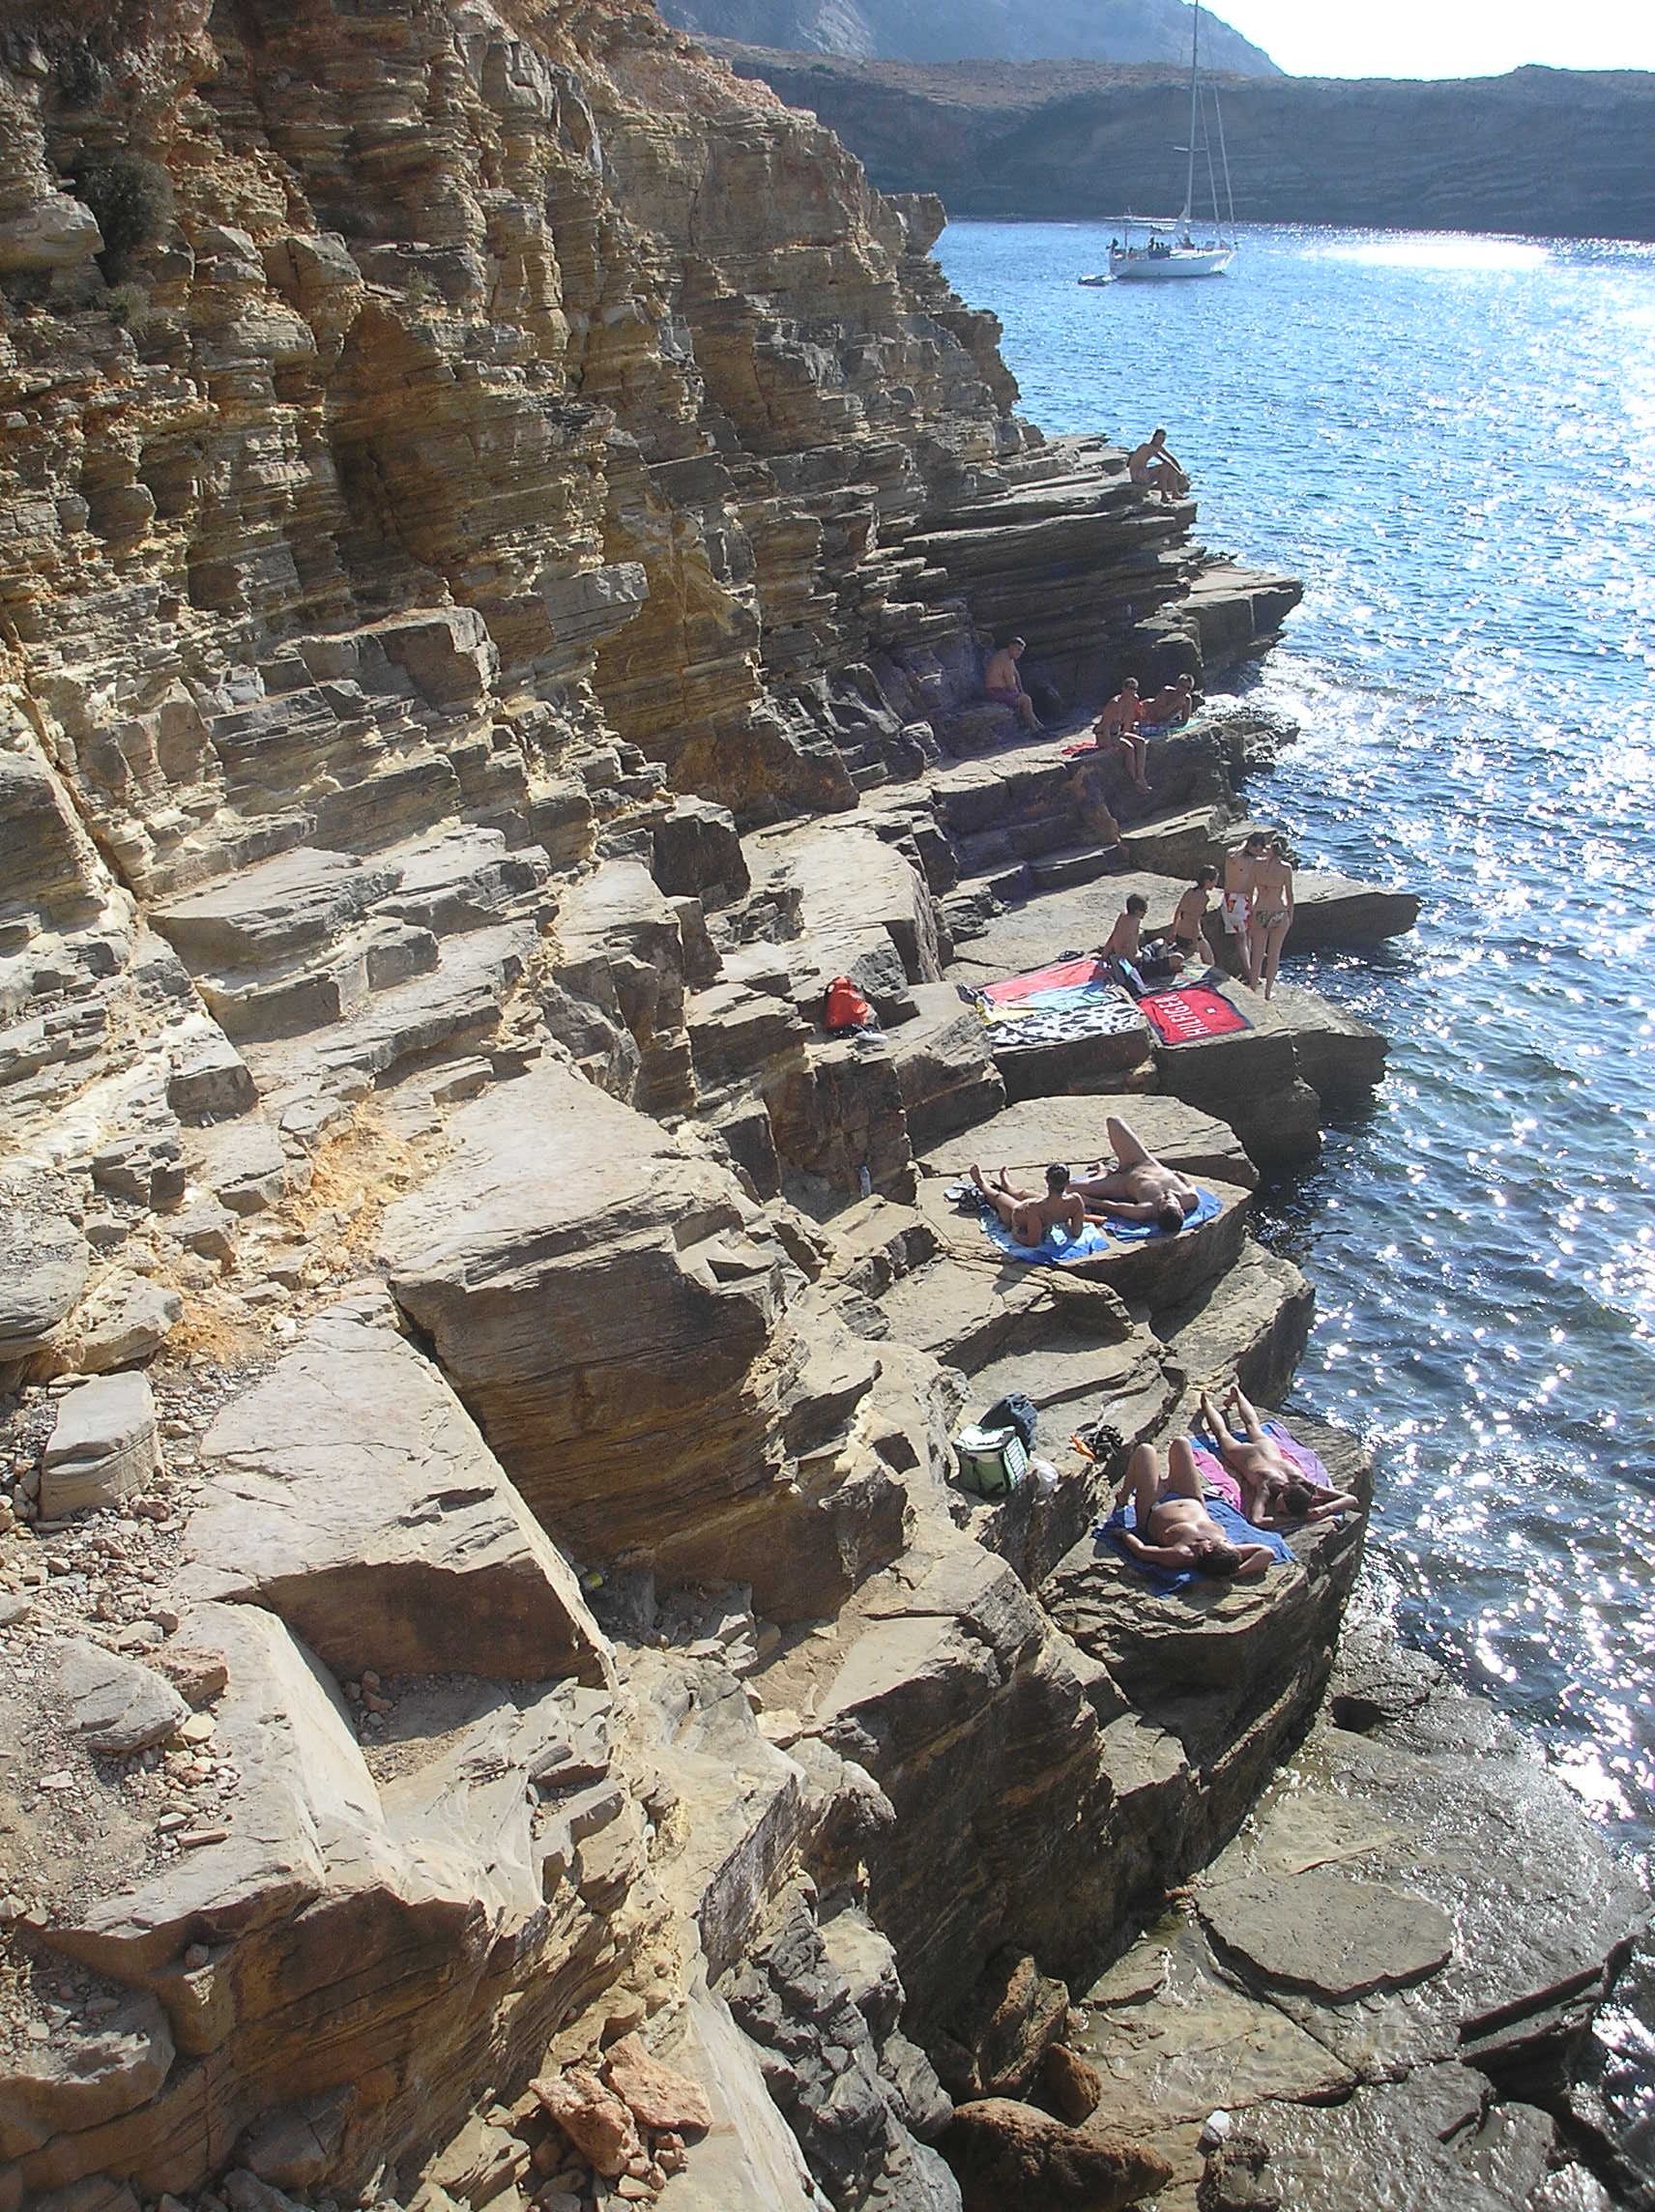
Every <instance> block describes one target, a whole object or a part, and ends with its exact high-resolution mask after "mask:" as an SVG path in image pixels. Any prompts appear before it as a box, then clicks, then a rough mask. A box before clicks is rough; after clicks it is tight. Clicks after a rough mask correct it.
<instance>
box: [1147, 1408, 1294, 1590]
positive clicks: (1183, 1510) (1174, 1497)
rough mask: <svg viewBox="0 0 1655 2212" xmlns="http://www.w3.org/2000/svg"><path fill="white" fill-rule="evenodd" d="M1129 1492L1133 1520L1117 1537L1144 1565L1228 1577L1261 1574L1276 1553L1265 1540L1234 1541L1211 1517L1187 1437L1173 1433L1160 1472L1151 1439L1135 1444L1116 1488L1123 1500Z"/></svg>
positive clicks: (1165, 1569) (1167, 1570)
mask: <svg viewBox="0 0 1655 2212" xmlns="http://www.w3.org/2000/svg"><path fill="white" fill-rule="evenodd" d="M1128 1495H1130V1496H1131V1499H1132V1519H1133V1523H1134V1526H1133V1527H1132V1528H1123V1529H1122V1530H1121V1531H1120V1541H1121V1542H1122V1543H1123V1544H1124V1545H1125V1547H1126V1549H1127V1551H1128V1552H1129V1553H1130V1554H1131V1555H1132V1557H1133V1558H1135V1559H1142V1560H1143V1562H1144V1564H1145V1565H1146V1566H1147V1567H1159V1568H1160V1569H1161V1570H1162V1571H1163V1572H1164V1573H1167V1574H1175V1575H1176V1574H1179V1573H1181V1572H1182V1571H1183V1570H1184V1569H1186V1568H1189V1567H1193V1568H1194V1569H1195V1571H1196V1573H1197V1574H1198V1575H1211V1576H1213V1577H1214V1578H1216V1579H1218V1580H1221V1581H1228V1580H1229V1579H1230V1578H1231V1577H1232V1576H1234V1575H1242V1576H1246V1577H1248V1578H1249V1579H1250V1578H1252V1577H1253V1576H1255V1575H1262V1574H1263V1572H1264V1570H1265V1569H1266V1568H1267V1567H1268V1566H1269V1564H1270V1562H1271V1560H1272V1559H1273V1558H1274V1557H1275V1554H1274V1553H1273V1552H1272V1551H1271V1550H1270V1547H1269V1546H1268V1545H1267V1544H1233V1543H1232V1542H1231V1541H1230V1538H1229V1537H1228V1536H1227V1535H1226V1534H1225V1533H1224V1530H1223V1529H1222V1528H1220V1527H1219V1525H1218V1523H1217V1522H1216V1521H1215V1520H1214V1519H1213V1518H1212V1515H1211V1514H1210V1513H1209V1512H1208V1511H1207V1509H1206V1499H1205V1495H1204V1494H1203V1491H1202V1487H1201V1470H1200V1469H1199V1468H1198V1467H1197V1466H1196V1464H1195V1448H1194V1446H1193V1445H1192V1444H1191V1442H1190V1441H1189V1439H1188V1437H1175V1438H1174V1439H1173V1441H1172V1442H1171V1443H1170V1444H1169V1445H1168V1446H1167V1471H1166V1473H1165V1474H1164V1475H1163V1474H1162V1472H1161V1461H1160V1455H1159V1454H1158V1453H1157V1452H1156V1450H1155V1447H1154V1445H1153V1444H1140V1445H1139V1446H1138V1448H1137V1450H1136V1451H1135V1452H1134V1453H1133V1454H1132V1457H1131V1459H1130V1460H1129V1461H1128V1462H1127V1466H1126V1479H1125V1481H1124V1482H1123V1483H1122V1485H1121V1488H1120V1498H1121V1499H1122V1501H1124V1499H1126V1497H1127V1496H1128Z"/></svg>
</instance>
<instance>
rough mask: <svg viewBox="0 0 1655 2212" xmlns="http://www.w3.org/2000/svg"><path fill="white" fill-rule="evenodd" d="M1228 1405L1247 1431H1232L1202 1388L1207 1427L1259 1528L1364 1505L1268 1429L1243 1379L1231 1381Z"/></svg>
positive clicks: (1325, 1516)
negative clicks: (1310, 1470) (1313, 1471)
mask: <svg viewBox="0 0 1655 2212" xmlns="http://www.w3.org/2000/svg"><path fill="white" fill-rule="evenodd" d="M1224 1408H1225V1412H1231V1413H1234V1414H1235V1415H1236V1417H1237V1418H1238V1419H1239V1421H1240V1423H1241V1426H1242V1428H1243V1429H1244V1430H1245V1432H1246V1433H1245V1435H1244V1436H1236V1435H1234V1433H1233V1432H1232V1431H1231V1429H1230V1428H1229V1427H1228V1426H1227V1425H1226V1422H1225V1418H1224V1413H1221V1412H1219V1411H1218V1409H1217V1408H1216V1407H1215V1406H1214V1405H1213V1403H1212V1400H1211V1399H1210V1398H1209V1397H1208V1395H1207V1393H1206V1392H1205V1390H1204V1391H1203V1392H1202V1394H1201V1417H1202V1420H1203V1421H1204V1422H1205V1427H1206V1433H1207V1435H1208V1436H1210V1437H1211V1438H1212V1439H1213V1440H1214V1441H1215V1442H1216V1443H1217V1445H1218V1456H1219V1458H1220V1459H1222V1460H1223V1462H1224V1464H1225V1466H1226V1467H1227V1468H1228V1469H1229V1470H1230V1471H1231V1473H1232V1474H1233V1475H1234V1477H1235V1479H1236V1481H1237V1482H1238V1483H1239V1484H1240V1485H1241V1500H1242V1506H1243V1509H1244V1510H1245V1512H1246V1515H1247V1518H1248V1520H1249V1521H1250V1522H1251V1523H1252V1524H1253V1526H1254V1528H1284V1527H1286V1526H1287V1525H1288V1524H1290V1523H1292V1522H1294V1521H1330V1520H1332V1518H1333V1517H1334V1515H1335V1514H1336V1513H1355V1512H1358V1511H1360V1509H1361V1503H1362V1501H1361V1499H1359V1498H1358V1497H1357V1496H1356V1494H1355V1492H1354V1491H1350V1490H1335V1489H1333V1488H1332V1487H1331V1486H1330V1485H1329V1484H1326V1483H1321V1482H1312V1481H1311V1479H1310V1477H1309V1476H1308V1475H1307V1474H1306V1473H1305V1471H1304V1470H1303V1468H1301V1467H1300V1466H1298V1465H1297V1463H1296V1462H1295V1461H1293V1460H1291V1459H1290V1458H1289V1457H1288V1455H1287V1453H1286V1452H1285V1451H1283V1449H1282V1447H1281V1445H1280V1444H1279V1443H1278V1442H1277V1441H1276V1439H1275V1438H1274V1437H1272V1436H1268V1435H1266V1433H1265V1430H1264V1425H1263V1422H1262V1421H1261V1420H1260V1418H1259V1416H1258V1413H1257V1412H1255V1410H1254V1408H1253V1407H1252V1406H1251V1405H1250V1404H1249V1402H1248V1400H1247V1398H1246V1395H1245V1394H1244V1392H1243V1391H1242V1388H1241V1385H1240V1383H1234V1384H1232V1386H1231V1389H1230V1393H1229V1395H1228V1396H1227V1397H1226V1399H1225V1401H1224Z"/></svg>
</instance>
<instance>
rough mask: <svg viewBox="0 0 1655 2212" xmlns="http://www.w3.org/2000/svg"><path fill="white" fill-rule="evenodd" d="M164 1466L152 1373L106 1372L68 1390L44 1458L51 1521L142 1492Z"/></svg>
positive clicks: (45, 1506)
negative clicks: (106, 1373)
mask: <svg viewBox="0 0 1655 2212" xmlns="http://www.w3.org/2000/svg"><path fill="white" fill-rule="evenodd" d="M159 1466H160V1441H159V1439H158V1435H157V1430H156V1408H155V1397H154V1394H153V1393H152V1391H151V1389H150V1385H149V1380H148V1378H147V1377H146V1376H143V1375H135V1374H128V1375H102V1376H99V1377H97V1378H96V1379H95V1380H94V1381H92V1382H89V1383H80V1384H78V1385H77V1386H76V1387H75V1388H74V1389H73V1390H67V1391H65V1393H64V1395H63V1397H62V1399H61V1400H60V1401H59V1404H58V1412H57V1421H56V1424H55V1426H54V1427H53V1429H52V1433H51V1437H50V1439H49V1440H48V1441H47V1444H46V1448H45V1453H44V1457H43V1459H42V1461H41V1510H42V1512H43V1513H44V1514H45V1516H46V1518H47V1519H48V1520H55V1519H57V1518H59V1517H60V1516H61V1515H63V1514H65V1513H79V1512H82V1511H84V1510H85V1509H86V1508H87V1507H88V1506H94V1505H107V1504H109V1503H110V1502H111V1501H112V1500H113V1499H117V1498H126V1497H128V1496H130V1495H131V1493H132V1492H133V1491H135V1490H141V1489H142V1488H143V1487H144V1485H145V1483H146V1482H148V1480H149V1479H150V1477H151V1475H153V1474H154V1473H155V1471H156V1469H157V1468H158V1467H159Z"/></svg>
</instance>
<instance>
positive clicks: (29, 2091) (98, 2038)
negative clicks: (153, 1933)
mask: <svg viewBox="0 0 1655 2212" xmlns="http://www.w3.org/2000/svg"><path fill="white" fill-rule="evenodd" d="M173 2056H174V2048H173V2040H172V2033H171V2030H170V2029H169V2027H168V2025H167V2019H166V2014H165V2013H164V2012H163V2011H162V2010H161V2008H160V2004H159V2002H158V2001H157V2000H156V1998H155V1997H153V1996H151V1995H150V1994H148V1993H147V1992H139V1991H133V1992H129V1993H127V1994H124V1995H123V1996H122V1997H121V1999H120V2001H119V2003H118V2005H117V2006H116V2009H115V2010H114V2011H113V2012H112V2013H111V2014H110V2015H109V2016H108V2017H107V2018H106V2019H105V2020H103V2021H102V2022H101V2023H99V2024H98V2025H97V2026H96V2027H91V2026H81V2025H80V2024H79V2023H76V2024H75V2025H73V2026H72V2027H66V2028H64V2029H63V2030H61V2031H60V2032H59V2033H58V2034H56V2035H54V2036H53V2038H52V2040H51V2042H50V2043H48V2044H44V2045H41V2044H32V2045H31V2044H25V2045H23V2046H22V2049H21V2052H20V2054H19V2055H18V2056H17V2057H15V2058H13V2059H10V2060H9V2061H8V2063H7V2068H6V2081H5V2083H4V2085H3V2086H0V2158H8V2159H15V2158H21V2157H22V2156H23V2155H24V2153H25V2152H27V2151H32V2150H38V2149H39V2148H40V2146H41V2145H42V2144H43V2143H44V2142H46V2141H47V2140H48V2139H50V2138H51V2137H52V2136H54V2135H57V2134H59V2133H71V2134H77V2133H79V2132H80V2131H81V2130H82V2129H85V2128H94V2127H98V2126H101V2125H102V2123H103V2122H105V2121H108V2120H113V2119H118V2118H119V2117H120V2116H121V2114H122V2113H124V2112H130V2111H131V2110H133V2109H134V2108H135V2107H137V2106H139V2105H142V2104H144V2103H145V2102H146V2101H147V2100H148V2099H149V2098H150V2097H152V2096H153V2095H154V2094H155V2092H156V2090H157V2089H159V2088H160V2084H161V2082H162V2081H165V2079H166V2076H167V2072H168V2070H169V2069H170V2067H171V2065H172V2061H173Z"/></svg>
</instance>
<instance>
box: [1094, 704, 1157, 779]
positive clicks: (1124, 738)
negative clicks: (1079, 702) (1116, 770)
mask: <svg viewBox="0 0 1655 2212" xmlns="http://www.w3.org/2000/svg"><path fill="white" fill-rule="evenodd" d="M1143 712H1144V704H1143V701H1142V700H1141V699H1140V698H1139V696H1138V679H1137V677H1136V676H1128V677H1127V678H1126V679H1125V681H1124V682H1123V683H1122V684H1121V686H1120V688H1119V690H1118V692H1117V693H1116V694H1115V697H1114V698H1113V699H1111V700H1109V701H1108V702H1107V703H1106V705H1105V707H1104V710H1103V713H1101V714H1099V716H1098V718H1097V720H1096V721H1095V722H1094V723H1093V724H1092V726H1091V727H1092V735H1093V736H1094V737H1095V738H1096V739H1097V742H1098V748H1099V750H1100V751H1105V752H1107V751H1108V750H1109V748H1110V747H1111V746H1113V747H1114V748H1115V750H1116V751H1117V752H1122V753H1124V754H1125V755H1126V758H1127V760H1128V761H1129V762H1130V764H1131V768H1132V780H1133V782H1134V783H1135V784H1136V785H1137V786H1138V788H1139V790H1140V791H1141V792H1142V793H1143V794H1144V796H1145V798H1146V799H1147V798H1148V796H1149V785H1148V782H1147V779H1146V777H1145V774H1144V763H1145V760H1146V758H1147V754H1148V751H1149V741H1148V739H1147V738H1141V737H1140V736H1139V735H1138V723H1139V719H1140V717H1141V716H1142V714H1143Z"/></svg>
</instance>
